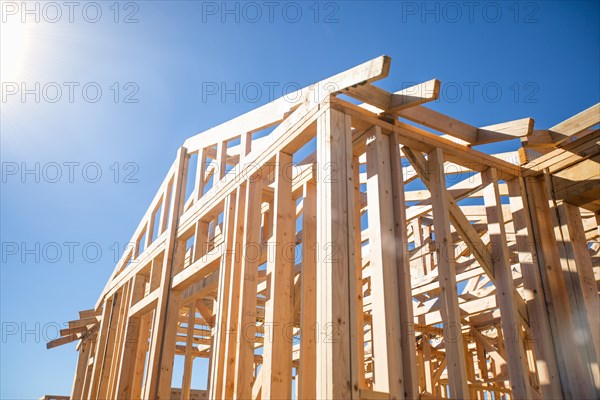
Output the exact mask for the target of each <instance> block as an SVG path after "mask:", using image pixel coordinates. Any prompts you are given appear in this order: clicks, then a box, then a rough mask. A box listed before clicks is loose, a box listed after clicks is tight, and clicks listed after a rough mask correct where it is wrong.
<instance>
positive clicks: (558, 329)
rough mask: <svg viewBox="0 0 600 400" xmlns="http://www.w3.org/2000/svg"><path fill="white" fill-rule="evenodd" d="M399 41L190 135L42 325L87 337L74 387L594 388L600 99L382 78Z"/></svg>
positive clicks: (346, 392)
mask: <svg viewBox="0 0 600 400" xmlns="http://www.w3.org/2000/svg"><path fill="white" fill-rule="evenodd" d="M390 62H391V60H390V58H389V57H387V56H381V57H378V58H376V59H373V60H370V61H368V62H366V63H364V64H361V65H358V66H356V67H354V68H352V69H349V70H347V71H345V72H343V73H340V74H338V75H335V76H333V77H330V78H328V79H325V80H323V81H321V82H318V83H316V84H314V85H311V86H309V87H306V88H304V89H302V90H299V91H297V92H295V93H292V94H289V95H287V96H285V97H283V98H280V99H278V100H275V101H273V102H271V103H268V104H266V105H264V106H262V107H259V108H257V109H255V110H253V111H251V112H249V113H247V114H244V115H242V116H240V117H237V118H235V119H233V120H231V121H229V122H226V123H224V124H222V125H219V126H217V127H215V128H212V129H209V130H208V131H206V132H203V133H201V134H198V135H196V136H193V137H191V138H189V139H187V140H186V141H185V143H184V144H183V145H182V146H181V147H180V148H179V150H178V151H177V154H176V157H175V161H174V162H173V164H172V166H171V168H170V169H169V171H168V173H167V175H166V177H165V179H164V181H163V183H162V184H161V186H160V188H159V189H158V191H157V193H156V196H155V197H154V199H153V200H152V202H151V203H150V206H149V207H148V209H147V210H146V213H145V214H144V216H143V218H142V220H141V222H140V224H139V226H138V228H137V229H136V231H135V233H134V234H133V237H132V239H131V242H132V243H133V244H134V245H133V246H130V247H129V248H128V251H127V252H125V254H123V257H122V258H121V259H120V261H119V262H118V263H117V265H116V268H115V270H114V273H113V274H112V276H111V277H110V279H109V281H108V283H107V284H106V287H105V288H104V290H103V291H102V294H101V295H100V298H99V300H98V302H97V304H96V305H95V307H94V308H93V309H90V310H86V311H82V312H81V313H80V315H79V317H80V318H79V319H77V320H74V321H71V322H70V323H69V328H68V329H65V330H64V331H61V335H63V336H62V337H61V338H59V339H57V340H54V341H52V342H50V343H49V344H48V347H55V346H58V345H61V344H65V343H69V342H72V341H78V344H77V349H78V351H79V361H78V364H77V368H76V372H75V377H74V383H73V388H72V392H71V395H70V398H71V399H94V400H95V399H114V398H118V399H182V400H188V399H209V398H210V399H225V398H227V399H229V398H236V399H259V398H260V399H290V398H297V399H301V398H302V399H315V398H317V399H326V398H336V399H404V398H406V399H413V398H414V399H416V398H422V399H427V398H472V399H498V398H504V397H509V398H514V399H534V398H540V399H541V398H548V399H555V398H598V397H599V395H600V371H599V354H600V326H599V313H600V311H599V297H598V280H599V273H598V267H599V266H600V242H599V233H600V227H599V224H600V214H599V210H600V194H599V183H600V146H599V138H600V131H599V130H598V127H597V125H598V123H599V122H600V105H598V104H596V105H595V106H593V107H591V108H590V109H588V110H586V111H583V112H582V113H580V114H578V115H576V116H574V117H572V118H570V119H568V120H566V121H564V122H562V123H560V124H558V125H556V126H554V127H552V128H550V129H546V130H541V129H537V128H535V127H534V121H533V120H532V119H531V118H525V119H519V120H515V121H511V122H506V123H500V124H497V125H492V126H487V127H481V128H478V127H475V126H472V125H469V124H467V123H464V122H461V121H458V120H456V119H454V118H451V117H449V116H446V115H443V114H441V113H439V112H436V111H433V110H432V109H430V108H427V107H425V106H423V105H422V104H424V103H427V102H429V101H433V100H436V99H437V98H438V96H439V89H440V82H439V81H438V80H435V79H434V80H431V81H428V82H424V83H422V84H418V85H416V86H413V87H410V88H406V89H404V90H401V91H399V92H396V93H390V92H387V91H385V90H383V89H381V88H379V87H377V86H374V85H373V84H372V82H374V81H377V80H380V79H382V78H385V77H386V76H387V75H388V72H389V68H390ZM503 140H520V141H521V143H522V146H521V148H520V149H519V150H518V151H515V152H511V153H504V154H495V155H490V154H486V153H484V152H482V151H479V150H477V149H476V147H477V146H479V145H482V144H487V143H493V142H499V141H503ZM192 171H195V172H194V173H192ZM411 188H416V189H411ZM175 357H182V358H183V377H182V378H181V381H175V380H174V379H173V366H174V360H175ZM197 358H203V359H206V360H207V362H208V366H209V367H208V373H207V375H206V376H205V379H206V383H207V386H206V388H207V389H206V390H198V388H191V380H192V374H193V373H194V359H197ZM196 372H197V371H196Z"/></svg>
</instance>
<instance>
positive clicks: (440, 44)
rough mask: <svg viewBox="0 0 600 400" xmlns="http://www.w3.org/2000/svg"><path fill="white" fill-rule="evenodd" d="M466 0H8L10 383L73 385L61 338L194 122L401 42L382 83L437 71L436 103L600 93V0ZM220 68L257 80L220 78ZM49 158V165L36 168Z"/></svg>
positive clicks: (556, 106)
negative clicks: (224, 91) (71, 1)
mask: <svg viewBox="0 0 600 400" xmlns="http://www.w3.org/2000/svg"><path fill="white" fill-rule="evenodd" d="M464 3H465V2H462V1H461V2H450V3H443V2H440V3H438V2H429V3H423V2H421V1H418V2H400V1H389V2H383V1H382V2H358V1H352V2H329V3H325V2H324V3H319V4H317V5H316V6H315V3H314V2H312V1H310V2H279V3H278V4H279V5H278V6H276V7H275V9H274V10H272V14H271V15H270V10H269V8H268V5H266V4H265V3H263V2H256V3H253V6H244V4H243V3H237V6H236V3H233V2H231V3H227V7H228V8H229V9H230V10H233V13H232V14H226V13H224V10H223V7H224V5H223V3H222V2H205V3H201V2H194V1H179V2H163V1H141V2H134V3H129V4H128V3H120V4H118V7H115V6H114V5H113V2H112V1H109V2H99V3H98V4H99V7H100V10H101V12H102V14H101V16H99V17H97V14H96V12H97V10H96V9H95V7H94V6H93V5H92V6H90V5H89V4H88V3H85V2H82V3H78V6H77V7H75V9H73V10H71V11H72V14H71V19H72V22H71V21H70V15H69V11H70V10H69V9H68V8H67V7H66V6H61V9H60V10H56V9H55V8H54V9H53V8H52V7H49V6H47V5H46V3H37V4H38V6H37V7H39V8H38V10H39V22H38V23H36V22H35V20H34V19H35V17H36V15H35V4H36V2H30V3H28V7H29V8H30V9H32V10H34V11H33V12H34V14H23V10H22V9H15V7H21V2H20V1H19V2H8V1H3V2H2V18H3V19H4V20H5V21H6V23H3V24H2V30H1V36H2V77H1V78H2V84H3V87H2V96H3V98H2V102H1V103H0V107H1V110H2V111H1V112H2V113H1V133H2V139H1V145H2V148H1V157H2V168H3V182H2V192H1V223H2V226H1V233H2V238H1V242H2V267H1V278H2V280H1V290H0V296H1V316H0V319H1V322H2V341H1V356H0V359H1V361H0V362H1V365H0V367H1V372H0V378H1V382H0V398H2V399H32V398H38V397H40V396H42V395H44V394H47V393H52V394H69V392H70V387H71V382H72V377H73V373H74V368H75V364H76V356H77V354H76V352H75V349H74V347H75V346H74V344H71V345H67V346H63V347H60V348H57V349H53V350H46V349H45V342H46V341H47V340H49V339H53V338H55V337H56V335H57V328H56V327H57V326H60V327H64V325H65V323H66V322H67V321H69V320H71V319H75V318H77V315H78V314H77V312H78V311H79V310H82V309H87V308H91V307H93V306H94V304H95V302H96V301H97V299H98V295H99V294H100V291H101V290H102V288H103V287H104V284H105V282H106V280H107V279H108V276H109V275H110V273H111V272H112V270H113V267H114V264H115V260H114V259H115V245H114V244H115V243H117V245H118V246H120V247H123V246H124V245H125V244H126V243H127V241H128V240H129V239H130V235H131V234H132V233H133V230H134V229H135V227H136V226H137V224H138V222H139V219H140V218H141V216H142V215H143V213H144V211H145V209H146V207H147V205H148V204H149V202H150V200H151V199H152V197H153V195H154V193H155V191H156V189H157V187H158V185H159V184H160V182H161V181H162V179H163V177H164V175H165V173H166V171H167V169H168V168H169V166H170V164H171V162H172V161H173V159H174V157H175V151H176V149H177V148H178V147H179V146H180V145H181V144H182V143H183V141H184V139H185V138H187V137H189V136H192V135H193V134H195V133H198V132H201V131H203V130H205V129H207V128H209V127H211V126H214V125H216V124H218V123H221V122H224V121H226V120H228V119H230V118H232V117H235V116H237V115H239V114H241V113H243V112H245V111H248V110H250V109H252V108H255V107H256V106H258V105H260V104H263V103H266V102H268V101H269V100H271V98H270V97H271V96H270V95H271V93H269V89H268V88H269V87H272V88H273V89H274V93H275V95H276V97H278V96H280V95H281V94H282V90H285V88H288V89H289V88H291V90H293V88H294V87H296V86H305V85H307V84H310V83H313V82H315V81H318V80H320V79H323V78H325V77H327V76H330V75H333V74H335V73H337V72H340V71H342V70H345V69H347V68H350V67H352V66H354V65H356V64H359V63H361V62H363V61H365V60H368V59H371V58H374V57H376V56H379V55H381V54H387V55H390V56H391V57H392V67H391V71H390V76H389V78H387V79H386V80H385V81H382V82H381V83H379V85H380V86H381V87H383V88H384V89H387V90H390V91H396V90H399V89H401V88H402V87H403V86H404V85H406V84H407V83H408V82H421V81H425V80H429V79H431V78H438V79H440V80H441V81H442V88H443V90H442V99H441V101H439V102H438V103H436V104H434V105H433V107H434V108H436V109H438V110H440V111H443V112H445V113H448V114H450V115H452V116H454V117H457V118H459V119H462V120H464V121H466V122H468V123H471V124H473V125H477V126H484V125H488V124H493V123H499V122H504V121H509V120H513V119H517V118H523V117H533V118H535V120H536V127H539V128H548V127H550V126H552V125H553V124H555V123H557V122H559V121H562V120H563V119H565V118H567V117H569V116H571V115H573V114H575V113H577V112H579V111H581V110H583V109H585V108H587V107H589V106H591V105H593V104H594V103H596V102H598V101H599V86H600V82H599V70H600V69H599V61H600V60H599V48H600V45H599V38H600V32H599V19H600V11H599V3H598V2H595V1H589V2H521V3H517V2H511V1H509V2H497V3H484V2H475V6H474V8H473V9H469V8H468V7H467V6H465V5H464ZM58 4H59V5H62V4H63V3H62V2H58ZM235 7H238V8H237V11H236V9H235ZM425 7H426V9H425ZM117 8H118V9H119V13H118V15H116V13H115V11H116V10H117ZM298 10H300V12H301V15H300V16H298ZM57 11H60V15H59V14H58V13H57ZM257 11H260V15H258V14H257ZM317 11H318V13H316V12H317ZM215 13H216V14H215ZM21 17H24V18H26V20H27V21H26V23H24V24H23V23H21V22H20V19H21ZM98 18H99V20H98V21H97V22H95V23H94V22H91V21H94V20H95V19H98ZM115 18H116V19H117V21H118V22H115ZM236 18H237V21H236ZM125 19H127V20H129V21H130V22H132V21H133V20H137V22H133V23H124V20H125ZM223 19H224V20H223ZM55 20H56V22H52V21H55ZM296 20H297V21H296ZM315 20H316V21H315ZM294 21H296V22H294ZM36 82H39V84H40V86H39V90H38V89H36V86H35V84H36ZM69 82H74V83H72V84H71V83H69ZM115 82H116V83H117V84H116V86H115ZM213 82H214V83H217V85H221V83H223V84H224V85H225V87H226V88H229V89H233V90H235V87H236V83H238V84H239V88H240V90H239V91H238V93H239V92H240V91H241V92H242V95H241V96H240V98H239V99H236V98H235V96H234V95H233V94H229V95H227V96H226V97H225V99H222V98H221V96H220V93H219V94H218V95H208V94H207V93H206V88H207V85H209V86H210V85H211V83H213ZM22 84H24V85H25V86H22ZM70 87H72V88H73V93H72V99H69V94H70V93H69V88H70ZM84 87H85V88H86V89H85V91H84V90H83V88H84ZM257 87H259V88H261V93H257V92H256V88H257ZM23 88H24V89H26V90H29V91H30V92H29V94H26V95H25V98H24V101H23V98H22V97H21V94H22V89H23ZM98 88H100V89H101V90H102V95H101V96H100V97H99V98H98V101H96V102H92V100H94V99H95V97H97V96H96V90H97V89H98ZM117 88H118V90H117ZM244 88H246V91H245V95H244V90H243V89H244ZM469 88H472V91H470V90H469ZM498 88H499V89H500V90H501V94H500V95H498V94H497V90H498ZM59 89H60V91H61V93H62V97H61V98H60V99H58V100H57V93H58V90H59ZM15 90H18V91H19V92H18V93H16V94H13V93H14V92H15ZM36 90H37V94H39V96H40V99H39V103H37V102H36V101H35V100H36V99H35V96H36ZM219 90H220V89H219ZM115 96H116V100H117V102H115ZM55 100H57V101H56V102H52V101H55ZM70 100H72V102H71V101H70ZM126 100H128V101H131V100H137V102H127V101H126ZM509 149H510V148H508V146H507V145H497V146H495V148H492V149H490V150H495V151H503V150H509ZM36 163H39V164H38V165H39V167H38V168H39V182H36V176H35V173H31V174H26V175H25V176H22V175H21V172H22V169H23V168H27V169H30V170H35V169H36ZM73 163H79V164H73ZM57 166H58V168H57ZM69 166H71V167H69ZM84 167H85V170H84ZM15 168H18V170H16V174H14V175H13V174H12V172H14V171H15ZM70 168H72V169H70ZM58 171H60V173H61V176H60V177H57V175H56V174H57V172H58ZM70 171H72V172H73V175H72V176H71V177H70V176H69V172H70ZM98 171H100V172H101V173H102V175H101V176H100V177H99V178H97V177H96V174H97V172H98ZM116 171H118V172H119V174H116ZM70 178H71V179H70ZM55 180H57V182H55V183H52V181H55ZM115 180H116V183H115ZM95 181H96V182H95ZM71 242H74V243H76V244H72V245H71V244H69V243H71ZM36 246H37V247H36ZM69 246H71V248H73V254H72V258H71V257H70V256H71V255H70V254H69ZM36 248H37V250H36ZM57 248H58V249H60V251H61V254H57ZM98 249H100V251H101V254H100V255H97V254H96V251H97V250H98ZM28 250H32V251H31V252H29V251H28ZM14 253H16V254H14ZM118 255H120V254H118ZM36 257H39V259H38V260H36ZM15 330H16V331H15ZM175 385H176V384H175Z"/></svg>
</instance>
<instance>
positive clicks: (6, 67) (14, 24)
mask: <svg viewBox="0 0 600 400" xmlns="http://www.w3.org/2000/svg"><path fill="white" fill-rule="evenodd" d="M0 23H1V26H0V37H1V38H0V39H1V40H0V75H1V78H2V82H13V81H16V80H18V78H19V76H20V75H21V72H22V70H23V67H24V59H25V53H26V50H27V37H28V34H27V30H28V28H27V24H26V23H23V22H21V21H20V20H16V19H15V20H12V21H11V20H9V21H7V22H0Z"/></svg>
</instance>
